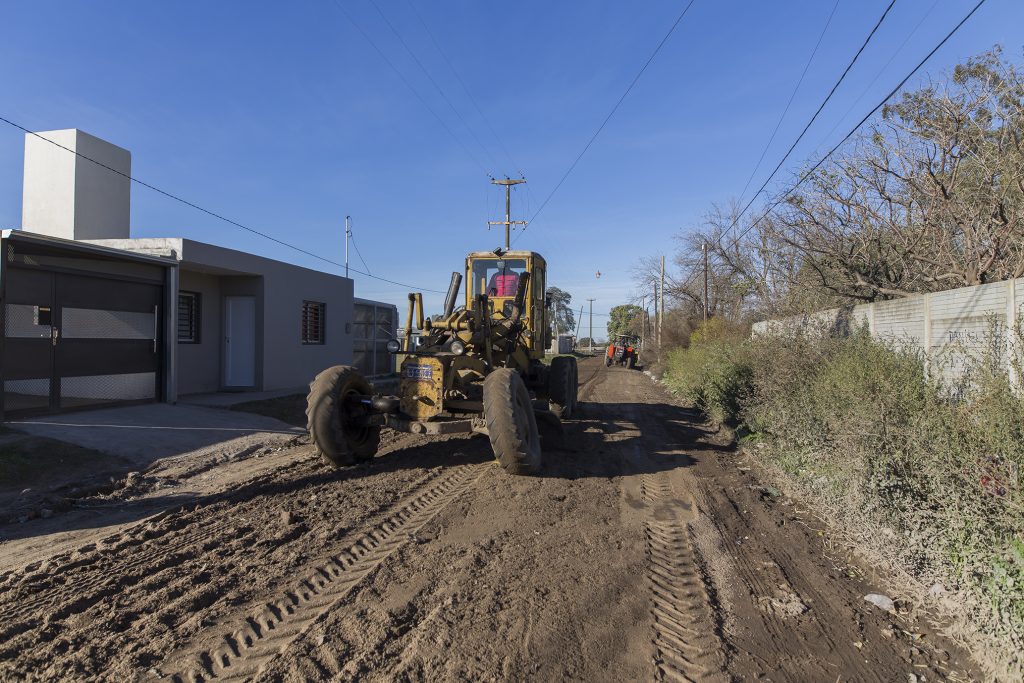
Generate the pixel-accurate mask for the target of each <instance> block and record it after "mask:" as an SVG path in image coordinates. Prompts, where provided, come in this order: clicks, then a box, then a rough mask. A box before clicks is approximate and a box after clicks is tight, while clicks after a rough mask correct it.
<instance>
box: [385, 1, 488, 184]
mask: <svg viewBox="0 0 1024 683" xmlns="http://www.w3.org/2000/svg"><path fill="white" fill-rule="evenodd" d="M370 4H371V5H373V8H374V9H375V10H377V14H379V15H380V18H381V19H383V20H384V23H385V24H387V25H388V28H389V29H391V32H392V33H394V34H395V37H396V38H398V42H400V43H401V44H402V47H404V48H405V51H406V52H408V53H409V56H410V57H412V60H413V61H414V62H416V66H418V67H419V68H420V71H422V72H423V75H424V76H426V77H427V80H428V81H430V83H431V85H433V86H434V89H435V90H437V92H438V94H439V95H441V99H443V100H444V101H445V103H446V104H447V105H448V108H449V109H451V110H452V113H453V114H455V117H456V118H457V119H458V120H459V121H461V122H462V125H463V126H464V127H465V129H466V130H467V131H469V135H470V136H471V137H472V138H473V140H474V141H475V142H476V144H477V145H479V146H480V149H482V150H483V152H484V156H486V157H489V158H490V160H491V163H492V164H493V165H494V168H495V169H497V168H498V166H499V164H498V162H497V161H496V160H495V158H494V155H493V154H491V151H490V150H489V149H488V148H487V147H486V146H485V145H484V143H482V142H481V141H480V138H478V137H477V135H476V133H475V132H473V129H472V128H470V126H469V124H468V123H466V119H464V118H463V117H462V114H460V113H459V110H458V109H456V108H455V105H454V104H452V101H451V100H450V99H449V98H448V95H447V94H445V92H444V90H443V89H441V86H440V85H438V83H437V81H436V80H434V77H433V76H431V75H430V72H429V71H428V70H427V67H425V66H423V62H421V61H420V58H419V57H417V56H416V53H415V52H413V50H412V48H411V47H409V44H408V43H407V42H405V38H403V37H402V34H401V33H399V32H398V29H397V28H395V25H394V24H392V23H391V21H390V20H389V19H388V18H387V15H385V14H384V12H383V11H382V10H381V8H380V5H378V4H377V2H376V0H370ZM488 175H490V174H488Z"/></svg>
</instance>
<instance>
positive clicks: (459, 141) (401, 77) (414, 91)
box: [334, 0, 491, 178]
mask: <svg viewBox="0 0 1024 683" xmlns="http://www.w3.org/2000/svg"><path fill="white" fill-rule="evenodd" d="M334 5H335V6H336V7H337V8H338V10H339V11H340V12H341V13H342V14H344V15H345V17H346V18H347V19H348V20H349V23H351V24H352V25H353V26H355V27H356V30H357V31H359V33H360V35H362V36H363V38H364V39H366V42H368V43H369V44H370V46H371V47H372V48H373V49H374V50H375V51H376V52H377V54H378V55H380V58H381V59H383V60H384V63H385V64H387V65H388V66H389V67H391V70H392V71H394V72H395V74H396V75H397V76H398V78H399V80H401V81H402V83H404V84H405V87H407V88H409V90H411V91H412V94H413V95H415V96H416V99H418V100H419V101H420V104H422V105H423V106H424V107H426V108H427V111H429V112H430V113H431V114H433V116H434V118H435V119H437V122H438V123H440V124H441V127H442V128H444V129H445V131H446V132H447V133H448V135H450V136H451V138H452V139H453V140H455V142H456V144H458V145H459V147H461V148H462V151H464V152H465V153H466V156H468V157H469V158H470V159H472V160H473V163H474V164H476V165H477V166H479V167H480V170H481V171H482V172H483V174H484V175H486V176H487V177H488V178H490V177H491V174H490V173H488V172H487V169H486V168H484V165H483V164H482V163H480V160H479V159H477V157H476V155H475V154H473V152H471V151H470V149H469V147H467V146H466V144H465V143H464V142H463V141H462V138H460V137H459V136H457V135H456V134H455V131H453V130H452V129H451V128H450V127H449V126H448V124H447V123H445V122H444V119H442V118H441V117H440V115H438V113H437V112H436V111H434V108H433V107H431V106H430V103H428V102H427V100H426V99H425V98H424V97H423V95H421V94H420V92H419V90H417V89H416V88H415V87H413V84H412V83H410V82H409V79H407V78H406V77H405V74H403V73H402V72H401V71H399V70H398V67H397V66H395V63H394V62H392V61H391V60H390V59H388V56H387V55H386V54H384V51H383V50H381V49H380V47H378V45H377V43H375V42H374V40H373V39H372V38H371V37H370V35H369V34H368V33H367V32H366V31H364V30H363V27H362V26H360V25H359V24H358V23H356V20H355V18H354V17H353V16H352V15H351V14H349V12H348V10H347V9H345V6H344V5H342V4H341V2H340V1H339V0H334ZM378 11H379V10H378Z"/></svg>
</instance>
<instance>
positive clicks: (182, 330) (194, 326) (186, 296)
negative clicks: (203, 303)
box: [178, 292, 199, 344]
mask: <svg viewBox="0 0 1024 683" xmlns="http://www.w3.org/2000/svg"><path fill="white" fill-rule="evenodd" d="M178 343H179V344H198V343H199V294H198V293H197V292H178Z"/></svg>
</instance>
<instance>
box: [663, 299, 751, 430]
mask: <svg viewBox="0 0 1024 683" xmlns="http://www.w3.org/2000/svg"><path fill="white" fill-rule="evenodd" d="M715 320H716V319H712V321H709V322H708V323H705V324H703V325H701V326H700V327H698V328H697V329H696V330H695V331H694V333H693V334H692V335H691V336H690V346H689V348H685V349H683V348H677V349H673V350H672V351H670V352H669V354H668V357H667V359H666V367H667V373H666V381H667V382H668V385H669V386H670V387H671V388H672V389H673V390H675V391H676V393H678V394H679V395H680V396H682V397H683V399H684V400H686V401H688V402H690V403H692V404H693V405H694V406H696V407H698V408H700V409H701V410H702V411H704V413H706V414H707V415H708V416H709V417H710V418H711V419H712V420H714V421H716V422H720V423H727V424H736V423H737V422H738V421H739V418H740V411H741V409H742V398H743V396H745V395H746V394H747V393H749V384H750V378H751V376H752V368H751V366H750V362H749V360H748V356H749V349H748V345H747V343H746V342H745V341H743V340H742V339H741V338H740V339H738V338H737V337H736V335H735V334H733V333H732V332H730V331H729V330H728V329H727V328H726V327H725V326H724V325H722V324H720V323H716V322H715Z"/></svg>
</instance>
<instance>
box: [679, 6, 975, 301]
mask: <svg viewBox="0 0 1024 683" xmlns="http://www.w3.org/2000/svg"><path fill="white" fill-rule="evenodd" d="M985 2H986V0H978V3H977V4H976V5H975V6H974V7H973V8H972V9H971V11H970V12H968V13H967V14H966V15H964V18H963V19H961V20H960V22H959V23H957V25H956V26H954V27H953V29H952V30H951V31H950V32H949V33H947V34H946V36H945V37H944V38H943V39H942V40H940V41H939V43H938V44H937V45H936V46H935V47H933V48H932V49H931V51H929V52H928V54H927V55H925V56H924V58H923V59H922V60H921V61H920V62H918V63H917V66H915V67H914V68H913V69H912V70H911V71H910V73H908V74H907V75H906V76H904V77H903V80H901V81H900V82H899V83H897V84H896V87H894V88H893V89H892V90H890V91H889V94H887V95H886V96H885V97H884V98H882V100H881V101H880V102H879V103H878V104H876V105H875V106H874V107H873V108H872V109H871V111H869V112H868V113H867V114H865V115H864V117H863V118H862V119H861V120H860V121H858V122H857V125H855V126H854V127H853V128H851V129H850V132H848V133H847V134H846V135H844V136H843V139H842V140H840V141H839V142H837V143H836V144H835V145H834V146H833V147H832V148H831V149H830V150H829V151H828V152H827V153H826V154H825V156H823V157H822V158H821V159H819V160H818V162H817V163H816V164H814V166H812V167H811V168H810V169H808V170H807V171H806V172H804V173H802V174H801V175H800V178H799V179H798V180H797V182H796V183H795V184H794V185H793V186H792V187H790V188H789V189H788V190H786V191H785V192H784V193H782V194H781V195H780V196H779V197H778V198H777V199H776V200H775V201H774V202H773V203H772V204H771V206H769V207H768V209H767V210H765V212H764V213H762V214H761V215H760V216H759V217H758V218H757V220H755V221H754V222H752V223H751V224H750V225H748V226H747V227H746V228H744V230H743V231H742V232H741V233H740V234H739V235H737V236H736V237H735V238H734V239H733V241H732V242H731V243H730V244H729V246H728V247H724V248H725V249H731V248H733V247H734V246H736V245H737V244H738V243H739V241H740V240H741V239H743V237H744V236H745V235H746V234H747V233H749V232H750V231H751V230H753V229H754V228H755V227H756V226H757V225H758V224H759V223H760V222H761V221H763V220H764V219H765V218H767V217H768V215H769V214H771V212H772V211H774V210H775V208H776V207H777V206H779V205H780V204H781V203H782V202H784V201H786V199H787V198H788V197H789V195H791V194H793V192H795V191H796V189H797V188H798V187H800V185H802V184H803V183H804V181H805V180H807V179H808V178H809V177H811V175H812V174H813V173H814V172H815V171H817V170H818V169H819V168H821V165H822V164H824V163H825V162H826V161H827V160H828V159H829V158H830V157H831V156H832V155H833V154H835V153H836V151H837V150H838V149H839V148H840V147H841V146H843V144H845V143H846V141H847V140H849V139H850V138H851V137H853V134H854V133H856V132H857V131H858V130H859V129H860V127H861V126H863V125H864V124H865V123H866V122H867V121H868V120H869V119H870V118H871V117H872V116H874V115H875V114H876V113H877V112H878V110H879V109H881V108H882V107H883V106H885V104H886V102H888V101H889V100H890V99H892V97H893V95H895V94H896V93H898V92H899V91H900V90H902V88H903V86H904V85H906V83H907V81H909V80H910V79H911V78H913V76H914V74H916V73H917V72H918V71H920V70H921V67H922V66H924V65H925V63H927V62H928V60H929V59H931V58H932V56H933V55H934V54H935V53H936V52H938V51H939V50H940V49H941V48H942V46H943V45H945V44H946V43H947V42H948V41H949V39H950V38H952V37H953V36H954V35H955V34H956V32H957V31H959V30H960V28H961V27H962V26H963V25H964V24H966V23H967V21H968V20H969V19H970V18H971V17H972V16H974V13H975V12H977V11H978V9H980V8H981V6H982V5H984V4H985ZM733 225H735V222H734V223H733ZM724 236H725V233H723V234H722V235H721V236H719V237H718V238H717V239H715V243H716V245H717V246H719V247H721V246H722V243H721V240H722V237H724ZM697 273H698V271H696V270H694V271H692V272H691V273H690V276H689V277H688V278H686V280H684V281H683V283H682V284H681V285H680V287H679V288H680V289H683V288H685V287H686V286H687V285H689V284H690V282H692V281H693V278H694V277H696V276H697Z"/></svg>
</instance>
